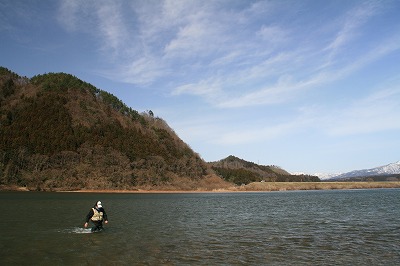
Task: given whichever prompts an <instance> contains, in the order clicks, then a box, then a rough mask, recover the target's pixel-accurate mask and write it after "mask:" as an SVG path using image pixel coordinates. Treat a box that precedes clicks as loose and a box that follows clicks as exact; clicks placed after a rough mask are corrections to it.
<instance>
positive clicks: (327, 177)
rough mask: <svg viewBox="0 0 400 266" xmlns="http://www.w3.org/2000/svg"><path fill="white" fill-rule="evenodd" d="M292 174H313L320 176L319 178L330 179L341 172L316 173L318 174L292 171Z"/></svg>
mask: <svg viewBox="0 0 400 266" xmlns="http://www.w3.org/2000/svg"><path fill="white" fill-rule="evenodd" d="M290 174H292V175H312V176H318V177H319V179H321V180H324V179H329V178H331V177H334V176H337V175H340V174H341V173H336V174H327V173H316V174H308V173H304V172H293V173H290Z"/></svg>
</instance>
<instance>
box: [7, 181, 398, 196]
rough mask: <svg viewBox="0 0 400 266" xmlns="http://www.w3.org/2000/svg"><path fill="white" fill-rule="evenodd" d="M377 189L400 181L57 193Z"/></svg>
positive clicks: (258, 184)
mask: <svg viewBox="0 0 400 266" xmlns="http://www.w3.org/2000/svg"><path fill="white" fill-rule="evenodd" d="M377 188H400V181H392V182H390V181H384V182H253V183H250V184H248V185H242V186H232V187H226V188H219V189H212V190H206V189H196V190H176V189H171V188H168V189H164V188H162V187H157V188H154V189H134V190H121V189H98V190H94V189H81V190H62V189H57V190H54V191H57V192H75V193H224V192H226V193H229V192H263V191H265V192H268V191H293V190H335V189H343V190H346V189H377ZM0 191H30V190H29V189H28V188H26V187H17V186H0Z"/></svg>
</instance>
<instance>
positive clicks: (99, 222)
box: [84, 201, 108, 232]
mask: <svg viewBox="0 0 400 266" xmlns="http://www.w3.org/2000/svg"><path fill="white" fill-rule="evenodd" d="M89 220H90V221H92V223H93V225H94V226H93V227H92V232H96V231H101V230H103V221H104V223H106V224H107V223H108V219H107V214H106V211H105V210H104V208H103V205H102V204H101V201H98V202H96V204H95V205H94V206H93V208H92V209H91V210H90V211H89V213H88V215H86V223H85V225H84V226H85V228H87V227H88V224H89Z"/></svg>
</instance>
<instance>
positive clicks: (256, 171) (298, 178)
mask: <svg viewBox="0 0 400 266" xmlns="http://www.w3.org/2000/svg"><path fill="white" fill-rule="evenodd" d="M209 165H210V166H211V167H212V169H213V170H214V171H215V172H216V173H218V174H219V175H220V176H221V177H223V178H224V179H225V180H226V181H228V182H233V183H235V184H237V185H242V184H249V183H251V182H261V181H262V182H318V181H320V179H319V178H318V177H317V176H310V175H291V174H290V173H288V172H287V171H285V170H283V169H282V168H280V167H278V166H275V165H268V166H266V165H258V164H255V163H252V162H248V161H245V160H243V159H240V158H237V157H235V156H232V155H231V156H228V157H227V158H225V159H222V160H220V161H217V162H210V163H209Z"/></svg>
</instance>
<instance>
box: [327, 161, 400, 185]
mask: <svg viewBox="0 0 400 266" xmlns="http://www.w3.org/2000/svg"><path fill="white" fill-rule="evenodd" d="M393 175H400V161H397V162H394V163H389V164H386V165H382V166H377V167H374V168H369V169H361V170H353V171H350V172H347V173H342V174H339V175H336V176H332V177H330V178H329V180H343V179H354V178H368V177H379V176H381V177H384V176H393Z"/></svg>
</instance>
